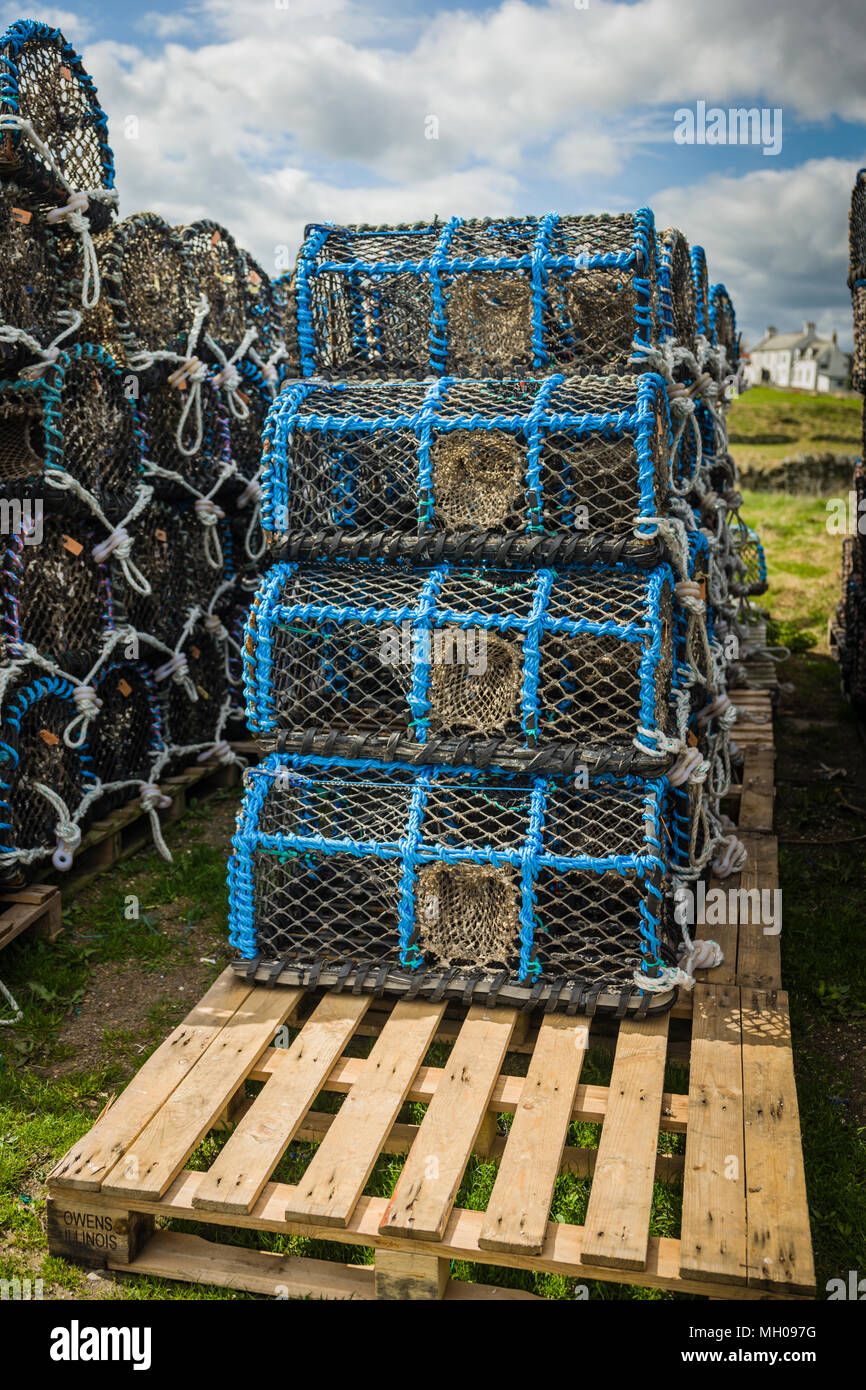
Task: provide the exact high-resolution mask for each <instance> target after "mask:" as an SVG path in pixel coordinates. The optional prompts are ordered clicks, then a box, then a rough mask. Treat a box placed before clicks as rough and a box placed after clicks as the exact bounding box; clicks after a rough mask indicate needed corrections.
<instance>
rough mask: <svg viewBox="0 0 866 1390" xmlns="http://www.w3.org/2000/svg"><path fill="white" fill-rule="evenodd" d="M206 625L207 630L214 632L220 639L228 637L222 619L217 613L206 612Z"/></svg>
mask: <svg viewBox="0 0 866 1390" xmlns="http://www.w3.org/2000/svg"><path fill="white" fill-rule="evenodd" d="M204 625H205V628H206V630H207V631H208V632H212V633H213V634H214V636H215V637H217V638H218V639H219V640H220V641H222V639H223V638H224V637H228V633H227V632H226V630H225V628H224V627H223V624H222V619H221V618H218V617H217V615H216V613H205V615H204Z"/></svg>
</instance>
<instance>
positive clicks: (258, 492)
mask: <svg viewBox="0 0 866 1390" xmlns="http://www.w3.org/2000/svg"><path fill="white" fill-rule="evenodd" d="M261 496H262V485H261V483H260V482H259V480H258V478H253V480H252V482H249V483H247V485H246V487H245V488H244V490H243V492H242V493H241V494H240V496H239V497H238V500H237V502H236V503H235V506H236V507H245V506H246V505H247V503H248V502H259V501H261Z"/></svg>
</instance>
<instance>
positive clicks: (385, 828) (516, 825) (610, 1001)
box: [229, 756, 675, 1012]
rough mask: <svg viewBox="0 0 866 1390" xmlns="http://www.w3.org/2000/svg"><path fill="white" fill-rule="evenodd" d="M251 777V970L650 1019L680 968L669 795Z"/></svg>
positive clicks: (297, 764) (241, 848)
mask: <svg viewBox="0 0 866 1390" xmlns="http://www.w3.org/2000/svg"><path fill="white" fill-rule="evenodd" d="M245 782H246V787H247V790H246V795H245V798H244V803H243V807H242V810H241V813H240V815H239V817H238V829H237V833H236V835H235V836H234V839H233V841H232V844H233V850H234V853H233V856H232V860H231V862H230V866H229V901H230V922H231V941H232V944H233V945H235V946H237V947H238V948H239V950H240V953H241V955H242V956H243V957H244V958H247V959H254V958H256V957H259V958H262V959H264V960H268V961H279V960H283V961H284V962H285V964H286V966H287V967H289V968H291V969H292V970H293V971H298V972H301V973H302V976H303V978H306V977H307V975H308V973H309V971H310V970H314V969H315V970H316V972H317V974H318V973H319V972H320V971H326V972H333V971H338V972H340V971H342V972H343V978H344V979H345V977H346V974H348V971H350V970H351V971H353V972H355V975H356V978H357V977H361V978H362V979H363V977H364V976H367V980H368V985H371V984H373V983H374V982H375V984H376V985H377V987H379V988H389V987H396V988H398V989H400V988H402V989H404V990H405V989H407V988H409V989H411V992H412V993H413V994H416V993H417V994H422V995H426V994H429V993H431V992H434V991H435V990H436V988H437V987H439V988H444V985H445V982H447V981H451V983H452V984H454V983H456V984H457V985H458V986H459V988H460V989H464V988H466V986H467V985H468V987H469V992H470V993H471V992H472V989H473V988H478V989H479V991H480V992H481V993H484V992H486V991H487V990H489V988H490V985H491V983H492V982H493V980H494V979H495V980H497V981H498V988H501V987H502V986H503V985H505V984H506V983H507V984H508V985H510V986H512V987H518V988H522V989H523V990H524V991H525V995H526V996H529V995H530V994H533V995H534V998H535V999H538V998H539V996H540V995H541V994H542V991H543V992H544V993H545V995H546V996H548V997H549V996H550V995H551V994H553V997H554V1002H555V1001H556V998H557V996H558V997H559V1004H560V1007H565V1006H566V1004H567V1003H569V1002H571V1003H573V1005H574V1007H580V1008H585V1007H587V1004H588V1003H591V1004H592V1005H593V1006H595V1007H599V1008H616V1007H619V1008H620V1009H621V1010H622V1011H623V1012H624V1011H625V1010H626V1009H630V1010H634V1009H639V1008H641V1007H646V1003H647V999H646V996H645V995H643V994H642V993H641V990H640V987H639V984H638V983H636V979H635V976H636V975H638V976H639V977H640V976H646V977H648V978H650V979H652V978H656V977H658V976H659V975H660V974H661V972H663V971H664V969H665V967H666V966H669V965H670V964H671V963H672V962H673V961H674V959H675V942H674V934H673V932H672V930H671V927H670V923H669V920H668V916H667V910H666V906H665V903H664V899H663V891H664V886H665V875H666V858H665V855H666V851H665V848H664V843H663V841H664V833H663V827H662V817H663V810H664V783H663V782H657V781H656V782H653V781H648V782H644V781H641V780H639V779H636V778H630V779H627V780H625V781H620V782H614V781H613V780H605V779H600V780H598V781H597V782H595V783H593V784H592V785H591V786H590V787H588V788H585V789H582V790H576V789H575V788H573V787H572V786H570V785H568V784H565V783H554V782H550V781H547V780H545V779H543V778H540V777H539V778H529V779H527V778H513V777H508V776H505V775H502V774H500V775H498V776H497V775H493V774H491V773H481V772H474V773H472V772H465V771H463V772H456V771H455V770H453V769H444V768H439V769H431V768H426V769H423V770H420V771H418V770H410V769H408V768H407V767H406V766H404V765H402V764H386V765H383V766H381V767H373V766H372V765H370V764H351V763H342V762H337V761H335V760H330V761H326V760H320V759H303V758H280V757H277V756H274V757H271V758H269V759H267V760H266V761H265V762H264V763H263V764H262V765H261V766H260V767H258V768H256V769H253V770H251V771H248V772H247V773H246V775H245ZM371 971H372V972H373V975H372V977H371V974H370V972H371ZM440 997H441V996H440ZM670 998H671V996H670V995H658V996H657V997H656V998H655V999H654V1001H653V1002H654V1003H663V1004H664V1005H667V1004H668V1003H669V1002H670Z"/></svg>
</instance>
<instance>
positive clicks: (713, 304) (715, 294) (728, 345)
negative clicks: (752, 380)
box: [710, 285, 740, 369]
mask: <svg viewBox="0 0 866 1390" xmlns="http://www.w3.org/2000/svg"><path fill="white" fill-rule="evenodd" d="M710 338H711V340H712V342H713V343H715V344H716V345H717V346H719V347H723V348H724V349H725V353H726V356H727V361H728V365H729V366H730V367H732V368H734V369H736V367H737V365H738V363H739V360H740V337H739V334H738V333H737V316H736V314H735V313H734V306H733V304H732V302H731V296H730V295H729V294H728V291H727V290H726V289H725V287H724V285H712V286H711V288H710Z"/></svg>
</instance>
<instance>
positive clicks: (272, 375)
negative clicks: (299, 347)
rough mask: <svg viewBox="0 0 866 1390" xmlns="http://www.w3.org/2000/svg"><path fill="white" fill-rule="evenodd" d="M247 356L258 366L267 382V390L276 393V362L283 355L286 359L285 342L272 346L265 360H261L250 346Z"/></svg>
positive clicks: (277, 374)
mask: <svg viewBox="0 0 866 1390" xmlns="http://www.w3.org/2000/svg"><path fill="white" fill-rule="evenodd" d="M247 356H248V357H249V359H250V361H251V362H252V363H253V364H254V366H256V367H258V369H259V371H260V372H261V374H262V376H263V377H264V379H265V382H266V383H267V387H268V390H269V391H270V393H271V395H272V396H275V395H276V394H277V385H278V384H279V379H280V377H279V372H278V371H277V363H278V362H281V361H282V360H283V358H284V357H285V358H286V359H288V356H289V353H288V349H287V348H286V345H285V343H279V344H278V346H277V347H275V348H274V351H273V352H272V353H271V355H270V357H269V358H268V360H267V362H263V361H262V359H261V357H260V356H259V354H258V353H257V352H256V350H255V348H253V347H251V348H250V350H249V352H248V353H247Z"/></svg>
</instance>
